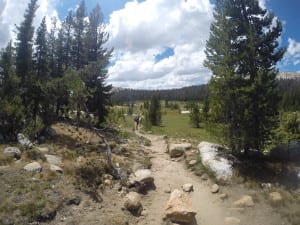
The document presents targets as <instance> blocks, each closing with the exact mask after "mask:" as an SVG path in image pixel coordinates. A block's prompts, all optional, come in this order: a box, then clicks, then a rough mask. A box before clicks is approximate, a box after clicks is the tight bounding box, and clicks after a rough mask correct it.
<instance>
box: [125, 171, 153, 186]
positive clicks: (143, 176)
mask: <svg viewBox="0 0 300 225" xmlns="http://www.w3.org/2000/svg"><path fill="white" fill-rule="evenodd" d="M153 182H154V178H153V176H152V172H151V170H149V169H140V170H137V171H136V172H135V173H133V174H131V175H130V177H129V183H130V184H136V183H139V184H145V185H153Z"/></svg>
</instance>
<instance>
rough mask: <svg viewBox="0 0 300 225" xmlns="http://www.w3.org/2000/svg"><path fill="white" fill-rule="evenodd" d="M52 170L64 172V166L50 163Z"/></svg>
mask: <svg viewBox="0 0 300 225" xmlns="http://www.w3.org/2000/svg"><path fill="white" fill-rule="evenodd" d="M50 170H51V171H55V172H59V173H63V169H62V168H60V167H59V166H56V165H53V164H50Z"/></svg>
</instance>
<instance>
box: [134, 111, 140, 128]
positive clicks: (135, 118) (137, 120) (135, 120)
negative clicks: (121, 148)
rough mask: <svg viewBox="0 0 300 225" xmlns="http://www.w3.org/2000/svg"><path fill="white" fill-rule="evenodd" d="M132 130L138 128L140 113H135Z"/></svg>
mask: <svg viewBox="0 0 300 225" xmlns="http://www.w3.org/2000/svg"><path fill="white" fill-rule="evenodd" d="M133 120H134V130H139V124H140V122H141V114H139V115H136V116H135V117H134V118H133Z"/></svg>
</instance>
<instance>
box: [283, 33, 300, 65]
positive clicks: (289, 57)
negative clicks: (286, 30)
mask: <svg viewBox="0 0 300 225" xmlns="http://www.w3.org/2000/svg"><path fill="white" fill-rule="evenodd" d="M299 64H300V42H297V41H296V40H295V39H292V38H289V39H288V47H287V51H286V53H285V56H284V58H283V66H289V65H294V66H296V65H299Z"/></svg>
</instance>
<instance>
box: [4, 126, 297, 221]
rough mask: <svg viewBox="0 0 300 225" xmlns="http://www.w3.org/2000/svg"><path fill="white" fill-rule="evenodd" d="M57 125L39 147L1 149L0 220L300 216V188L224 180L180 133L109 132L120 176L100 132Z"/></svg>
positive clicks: (280, 218)
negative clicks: (171, 136)
mask: <svg viewBox="0 0 300 225" xmlns="http://www.w3.org/2000/svg"><path fill="white" fill-rule="evenodd" d="M54 128H55V130H56V133H57V134H56V137H55V138H54V139H52V140H51V141H50V142H48V143H46V144H44V145H37V146H36V147H35V148H34V149H35V150H34V151H33V150H25V149H22V148H21V149H19V150H20V152H18V151H17V150H16V149H14V150H15V152H14V151H12V150H13V149H10V153H9V154H10V157H12V158H15V159H14V160H13V161H11V159H10V158H9V157H6V158H5V157H4V156H3V154H4V153H3V154H2V162H3V165H4V166H3V165H2V167H0V176H1V180H0V186H1V190H0V197H1V199H4V201H2V202H1V203H0V218H1V219H0V224H51V225H94V224H95V225H96V224H97V225H100V224H101V225H117V224H118V225H127V224H138V225H146V224H148V225H160V224H164V225H167V224H174V225H175V224H191V225H196V224H199V225H200V224H202V225H205V224H206V225H223V224H242V225H248V224H249V225H250V224H251V225H253V224H256V225H268V224H269V225H284V224H286V225H288V224H293V225H294V224H299V223H298V222H299V220H298V219H299V217H300V216H299V215H300V212H299V203H300V200H299V192H297V191H299V190H295V191H294V192H290V191H287V190H285V189H284V188H283V187H275V185H274V184H268V183H266V184H258V186H257V184H256V183H250V182H245V180H243V179H241V178H240V177H238V178H236V177H234V178H233V179H232V181H230V182H225V183H224V182H220V181H218V180H216V179H215V178H214V176H212V174H211V173H210V171H208V170H206V169H205V168H204V167H203V166H202V164H201V163H200V158H199V152H198V149H197V146H195V145H192V144H190V143H187V141H185V140H180V144H179V145H175V146H174V143H177V142H178V141H176V140H169V139H168V138H167V137H161V136H155V135H149V134H141V133H137V134H136V135H134V136H129V137H126V139H124V138H123V139H120V138H116V135H114V134H111V135H107V137H106V138H107V139H108V140H109V143H110V146H111V149H112V152H113V154H112V161H113V163H114V165H115V167H116V168H117V171H118V176H116V175H115V174H114V173H113V172H112V171H111V170H109V169H108V168H107V166H103V165H106V155H105V147H106V146H105V145H104V144H103V140H102V139H101V138H100V137H99V136H97V135H95V134H94V133H93V132H91V131H88V130H86V129H83V128H76V127H74V126H71V125H66V124H57V125H55V126H54ZM150 143H151V144H150ZM6 147H7V146H2V147H1V148H3V150H1V151H2V152H4V149H6ZM31 151H32V152H31ZM28 152H30V153H28ZM33 152H34V153H33ZM7 154H8V153H7ZM7 154H6V155H7ZM4 159H5V160H4ZM0 162H1V158H0ZM28 170H29V171H28ZM95 171H96V173H95ZM261 185H262V187H260V186H261ZM294 208H295V209H294ZM283 209H288V210H289V211H284V210H283ZM278 212H279V213H278ZM298 213H299V215H298Z"/></svg>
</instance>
